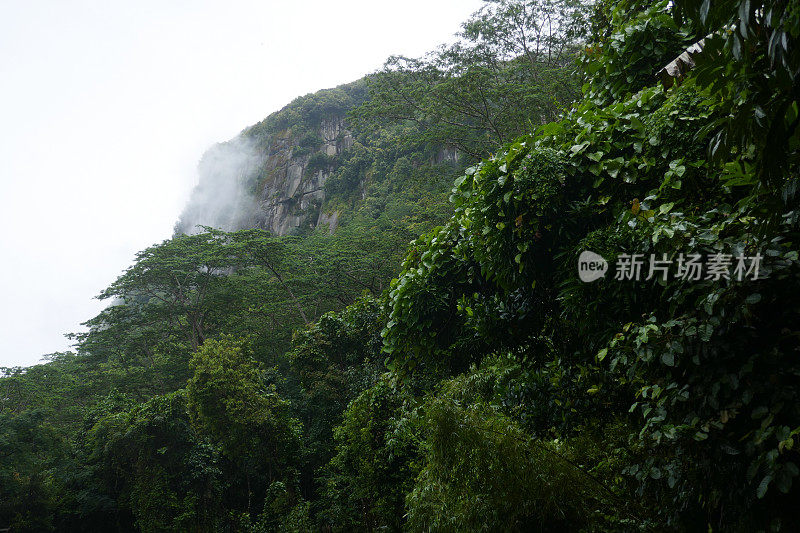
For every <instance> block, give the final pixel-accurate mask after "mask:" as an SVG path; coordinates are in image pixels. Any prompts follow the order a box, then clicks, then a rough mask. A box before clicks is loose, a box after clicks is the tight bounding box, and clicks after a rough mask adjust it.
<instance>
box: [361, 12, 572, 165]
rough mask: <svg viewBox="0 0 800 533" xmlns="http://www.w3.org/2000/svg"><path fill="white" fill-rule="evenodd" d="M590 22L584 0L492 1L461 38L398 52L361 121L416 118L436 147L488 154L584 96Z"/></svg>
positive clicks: (373, 83) (375, 84)
mask: <svg viewBox="0 0 800 533" xmlns="http://www.w3.org/2000/svg"><path fill="white" fill-rule="evenodd" d="M582 19H583V8H582V5H581V4H580V3H579V2H571V1H569V2H555V1H552V0H533V1H532V0H487V1H486V3H485V5H484V7H483V8H482V9H481V10H480V11H478V12H477V13H475V14H474V15H473V16H472V18H471V19H469V20H468V21H467V22H465V23H464V24H463V30H462V32H461V33H460V34H459V37H460V40H459V41H457V42H456V43H454V44H451V45H449V46H443V47H441V48H440V49H439V50H437V51H436V52H433V53H430V54H428V55H426V56H424V57H422V58H419V59H411V58H407V57H402V56H394V57H391V58H390V59H389V60H388V61H387V62H386V64H385V66H384V68H383V70H382V71H381V72H379V73H378V74H376V75H374V76H372V77H371V78H370V79H369V88H370V94H371V98H370V99H369V100H368V101H367V102H365V103H364V104H363V105H362V106H361V107H360V108H359V109H357V110H356V111H355V113H354V117H355V120H356V124H359V123H362V124H363V123H365V122H366V123H368V122H369V121H375V120H382V121H385V120H387V119H388V120H391V121H412V122H413V123H415V124H416V125H417V127H418V132H419V133H418V135H420V136H421V137H422V138H424V139H426V140H428V141H430V142H433V143H434V144H438V145H445V146H452V147H455V148H458V149H459V150H460V151H461V152H463V153H465V154H468V155H470V156H472V157H475V158H481V157H485V156H486V155H488V154H489V153H491V152H492V151H494V150H496V149H497V148H498V147H499V146H501V145H502V144H503V143H504V142H506V141H507V140H508V139H510V138H513V137H516V136H518V135H520V134H522V133H524V132H526V131H529V130H530V129H532V128H533V127H534V126H535V125H537V124H542V123H545V122H549V121H551V120H554V119H555V118H557V117H558V116H559V114H560V113H561V112H562V111H563V110H564V108H565V107H566V106H568V105H569V103H571V102H572V101H573V100H574V99H575V98H576V96H577V85H576V80H575V79H574V78H572V77H571V74H570V63H571V61H572V53H573V51H574V49H575V46H576V45H577V44H578V43H579V39H580V33H581V28H582V27H583V20H582Z"/></svg>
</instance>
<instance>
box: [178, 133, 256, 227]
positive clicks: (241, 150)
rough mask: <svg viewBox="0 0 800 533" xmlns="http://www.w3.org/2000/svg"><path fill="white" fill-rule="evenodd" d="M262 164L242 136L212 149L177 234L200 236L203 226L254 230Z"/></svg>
mask: <svg viewBox="0 0 800 533" xmlns="http://www.w3.org/2000/svg"><path fill="white" fill-rule="evenodd" d="M262 161H263V156H262V155H259V154H258V152H257V150H256V148H255V146H254V143H253V142H252V141H251V140H250V139H247V138H245V137H242V136H239V137H236V138H234V139H232V140H230V141H228V142H225V143H219V144H216V145H214V146H213V147H211V148H210V149H209V150H208V151H207V152H206V153H205V154H204V155H203V157H202V159H201V160H200V163H199V165H198V167H197V174H198V180H199V181H198V183H197V186H196V187H195V188H194V190H193V191H192V193H191V196H190V197H189V201H188V202H187V204H186V207H185V208H184V209H183V213H181V216H180V218H179V220H178V223H177V224H176V225H175V233H176V234H188V235H192V234H196V233H200V232H202V231H203V228H202V226H210V227H212V228H215V229H220V230H223V231H234V230H237V229H242V228H245V227H251V226H252V225H253V223H254V222H255V220H256V219H257V215H258V213H259V205H258V202H257V200H256V198H255V196H254V194H253V187H254V185H255V183H254V182H255V180H256V179H257V173H258V169H259V167H260V164H261V162H262Z"/></svg>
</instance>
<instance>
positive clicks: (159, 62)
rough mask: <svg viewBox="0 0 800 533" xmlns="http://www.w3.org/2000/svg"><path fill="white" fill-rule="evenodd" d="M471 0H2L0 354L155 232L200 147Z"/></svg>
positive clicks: (44, 350) (16, 358)
mask: <svg viewBox="0 0 800 533" xmlns="http://www.w3.org/2000/svg"><path fill="white" fill-rule="evenodd" d="M480 5H481V2H480V0H405V1H403V2H387V1H382V0H364V1H348V0H339V1H336V2H334V1H330V0H329V1H319V2H317V1H312V0H301V1H269V0H260V1H256V0H253V1H235V0H226V1H225V0H220V1H201V0H191V1H188V0H187V1H178V0H174V1H170V0H157V1H149V0H131V1H127V2H124V1H108V0H96V1H92V2H85V1H75V0H51V1H44V0H0V366H15V365H30V364H35V363H36V362H38V361H39V360H40V358H41V356H42V355H44V354H48V353H52V352H56V351H63V350H66V349H68V348H69V344H70V343H69V341H67V340H66V339H65V338H64V337H63V335H64V334H65V333H67V332H70V331H79V330H80V326H79V324H80V323H81V322H83V321H85V320H87V319H89V318H91V317H92V316H94V315H95V314H96V313H97V312H98V311H99V310H100V309H101V308H102V306H103V305H104V303H103V302H100V301H98V300H95V299H93V297H94V296H95V295H97V294H98V293H99V292H100V291H101V290H102V289H103V288H104V287H106V286H107V285H108V284H109V283H110V282H111V281H113V280H114V279H115V278H116V276H118V275H119V274H120V273H121V272H122V271H123V270H124V269H125V268H126V267H127V266H128V265H129V264H130V263H131V261H132V259H133V256H134V254H135V253H136V251H138V250H141V249H142V248H145V247H146V246H149V245H150V244H153V243H155V242H160V241H162V240H163V239H166V238H168V237H169V236H170V235H171V233H172V228H173V225H174V223H175V221H176V219H177V217H178V215H179V214H180V211H181V209H182V207H183V205H184V203H185V202H186V200H187V199H188V195H189V192H190V191H191V188H192V187H193V186H194V184H195V182H196V179H197V176H196V173H195V171H196V165H197V162H198V161H199V159H200V156H201V155H202V153H203V151H204V150H205V149H206V148H208V147H209V146H210V145H211V144H213V143H215V142H218V141H224V140H227V139H230V138H231V137H233V136H235V135H236V134H237V133H238V132H239V131H241V130H242V129H244V128H245V127H246V126H248V125H251V124H253V123H255V122H258V121H259V120H261V119H262V118H264V117H266V116H267V115H268V114H270V113H271V112H273V111H276V110H277V109H280V108H281V107H283V106H284V105H285V104H287V103H288V102H290V101H291V100H292V99H293V98H294V97H296V96H300V95H303V94H306V93H309V92H313V91H316V90H319V89H324V88H328V87H334V86H336V85H339V84H341V83H346V82H349V81H353V80H355V79H357V78H360V77H361V76H363V75H364V74H367V73H369V72H372V71H374V70H376V69H377V68H379V67H380V66H381V64H382V63H383V60H384V59H385V58H386V57H387V56H388V55H390V54H397V53H400V54H405V55H420V54H422V53H424V52H425V51H427V50H429V49H432V48H433V47H435V46H436V45H437V44H439V43H441V42H444V41H447V40H449V39H450V38H451V36H452V35H453V34H454V33H455V32H456V31H457V30H458V29H459V24H460V22H462V21H463V20H464V19H466V18H467V16H468V15H469V14H470V13H472V12H473V11H475V10H476V9H478V8H479V7H480Z"/></svg>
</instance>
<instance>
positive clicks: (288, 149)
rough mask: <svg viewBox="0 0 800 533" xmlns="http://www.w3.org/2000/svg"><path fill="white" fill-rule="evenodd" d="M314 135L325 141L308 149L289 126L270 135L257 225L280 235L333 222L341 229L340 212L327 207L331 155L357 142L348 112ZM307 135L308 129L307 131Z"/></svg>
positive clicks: (331, 225) (323, 126) (260, 190)
mask: <svg viewBox="0 0 800 533" xmlns="http://www.w3.org/2000/svg"><path fill="white" fill-rule="evenodd" d="M311 137H316V138H317V139H321V140H322V143H321V144H317V145H315V146H313V147H311V148H310V149H309V147H307V146H301V145H300V144H298V142H299V141H298V139H295V138H293V136H292V135H291V134H290V133H289V132H288V131H283V132H279V133H278V134H276V135H273V136H271V138H270V139H269V142H268V146H269V148H268V150H267V152H268V153H267V157H266V159H265V161H264V163H263V165H262V168H261V172H262V177H261V180H260V183H259V191H258V194H259V210H260V213H259V220H258V221H257V226H258V227H261V228H264V229H266V230H268V231H270V232H272V233H275V234H277V235H286V234H289V233H293V232H296V231H298V230H299V229H300V228H302V227H303V226H310V227H316V226H318V225H320V224H328V225H329V229H330V231H333V230H334V229H336V224H337V219H338V213H336V212H333V213H330V214H329V213H325V211H324V209H323V206H324V203H325V181H326V180H327V179H328V177H329V176H330V164H329V162H330V160H331V158H334V157H336V156H337V155H339V154H341V153H342V152H343V151H344V150H347V149H348V148H350V147H351V146H352V145H353V137H352V135H351V134H350V132H349V131H347V130H346V129H345V128H344V120H343V117H335V118H332V119H328V120H323V121H322V122H321V123H320V125H319V127H318V128H317V129H316V130H315V131H313V133H312V135H311ZM306 138H308V135H306Z"/></svg>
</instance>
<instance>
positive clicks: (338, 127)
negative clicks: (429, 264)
mask: <svg viewBox="0 0 800 533" xmlns="http://www.w3.org/2000/svg"><path fill="white" fill-rule="evenodd" d="M365 97H366V85H365V83H364V81H363V80H359V81H357V82H354V83H351V84H347V85H342V86H340V87H336V88H334V89H327V90H324V91H319V92H317V93H314V94H309V95H306V96H302V97H299V98H297V99H295V100H294V101H293V102H292V103H290V104H289V105H287V106H286V107H284V108H283V109H281V110H280V111H278V112H276V113H273V114H271V115H270V116H269V117H267V118H266V119H264V120H263V121H261V122H259V123H258V124H255V125H254V126H251V127H249V128H247V129H245V130H244V131H242V133H240V134H239V135H238V136H237V137H236V138H234V139H232V140H230V141H228V142H225V143H221V144H218V145H216V146H214V147H212V148H211V149H210V150H208V152H206V154H205V155H204V156H203V158H202V159H201V161H200V164H199V166H198V175H199V176H198V177H199V180H198V185H197V187H195V189H194V191H192V195H191V197H190V199H189V202H188V203H187V205H186V207H185V208H184V210H183V213H182V214H181V216H180V218H179V220H178V223H177V224H176V225H175V232H176V233H194V232H197V231H201V228H199V227H198V226H212V227H215V228H219V229H223V230H226V231H233V230H237V229H243V228H253V227H255V228H262V229H265V230H268V231H270V232H272V233H274V234H277V235H287V234H291V233H296V232H298V231H300V230H302V229H305V228H313V227H316V226H318V225H328V227H329V229H330V231H333V230H334V229H335V228H336V226H337V224H338V213H337V212H336V211H331V212H326V210H325V208H324V204H325V199H326V198H325V182H326V180H327V179H328V178H329V177H330V175H331V172H332V170H333V168H334V162H335V160H336V158H337V157H338V156H340V155H341V153H342V152H344V151H345V150H347V149H349V148H350V147H351V146H352V145H353V136H352V135H351V133H350V132H349V131H347V129H346V128H345V125H344V118H345V116H346V115H347V112H348V111H350V110H351V109H353V108H354V107H356V106H357V105H359V104H360V103H361V102H363V101H364V99H365Z"/></svg>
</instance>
